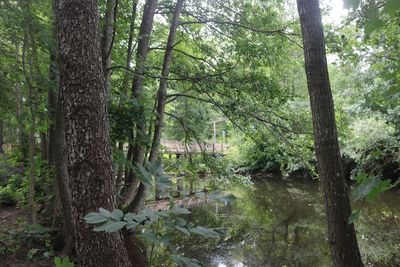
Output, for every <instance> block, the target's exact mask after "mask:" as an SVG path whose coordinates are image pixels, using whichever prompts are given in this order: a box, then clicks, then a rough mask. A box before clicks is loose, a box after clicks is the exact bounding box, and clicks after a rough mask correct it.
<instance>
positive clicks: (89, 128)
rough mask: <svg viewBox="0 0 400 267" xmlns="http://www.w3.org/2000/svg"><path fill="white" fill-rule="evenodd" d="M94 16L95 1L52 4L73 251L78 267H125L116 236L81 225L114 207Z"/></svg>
mask: <svg viewBox="0 0 400 267" xmlns="http://www.w3.org/2000/svg"><path fill="white" fill-rule="evenodd" d="M97 12H98V10H97V1H90V0H83V1H82V0H72V1H63V0H59V1H58V2H57V3H56V17H57V26H58V53H59V69H60V88H62V90H63V91H62V98H61V104H62V109H63V114H64V124H65V139H66V144H67V147H66V149H67V156H68V159H67V160H68V161H67V171H68V174H69V182H70V188H71V200H72V201H71V206H72V209H71V213H72V225H73V231H74V246H75V252H76V256H77V259H78V261H79V264H80V265H81V266H131V264H130V262H129V260H128V255H127V251H126V249H125V247H124V242H123V238H122V236H121V234H120V233H115V234H100V233H96V232H94V231H93V229H92V228H91V227H90V226H88V225H87V224H85V222H84V220H83V217H84V215H85V214H87V213H88V212H91V211H94V210H97V209H98V208H99V207H103V208H106V209H109V210H113V209H114V208H115V198H114V179H113V171H112V163H111V152H110V143H109V132H108V125H107V124H108V119H107V108H106V103H107V101H106V92H105V85H104V75H103V68H102V60H101V50H100V40H99V39H100V38H99V35H98V13H97Z"/></svg>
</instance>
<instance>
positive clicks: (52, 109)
mask: <svg viewBox="0 0 400 267" xmlns="http://www.w3.org/2000/svg"><path fill="white" fill-rule="evenodd" d="M49 54H50V65H49V79H50V86H49V88H48V91H47V101H48V102H47V105H48V111H47V112H48V113H47V116H48V120H49V140H48V142H49V148H48V161H49V165H50V166H51V167H53V168H54V166H55V153H57V151H56V146H55V143H56V141H57V140H56V135H57V131H58V130H59V129H58V128H57V127H56V114H57V110H58V100H57V91H58V88H57V84H58V73H57V68H58V67H57V55H56V49H55V47H51V48H50V50H49Z"/></svg>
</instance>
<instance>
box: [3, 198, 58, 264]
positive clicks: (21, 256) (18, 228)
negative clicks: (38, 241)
mask: <svg viewBox="0 0 400 267" xmlns="http://www.w3.org/2000/svg"><path fill="white" fill-rule="evenodd" d="M27 214H28V211H27V210H24V209H20V208H17V207H3V206H0V266H1V267H48V266H53V265H52V260H50V259H45V260H37V261H35V260H34V259H29V254H33V253H32V252H34V251H36V250H37V251H39V250H40V248H36V247H35V245H34V244H32V242H30V241H29V239H30V237H31V236H29V233H24V225H26V222H27V221H28V216H27ZM22 233H24V234H22ZM24 235H26V236H24ZM17 236H19V237H20V238H21V237H22V239H23V238H26V239H25V241H22V242H21V239H20V238H19V240H17Z"/></svg>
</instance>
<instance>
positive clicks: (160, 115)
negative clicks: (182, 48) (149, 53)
mask: <svg viewBox="0 0 400 267" xmlns="http://www.w3.org/2000/svg"><path fill="white" fill-rule="evenodd" d="M183 2H184V0H177V2H176V6H175V10H174V15H173V17H172V22H171V27H170V28H169V35H168V41H167V48H166V49H165V54H164V63H163V68H162V72H161V79H160V85H159V88H158V95H157V118H156V124H155V128H154V135H153V142H152V146H151V150H150V156H149V161H150V162H154V161H156V160H157V155H158V149H159V146H160V139H161V133H162V127H163V124H164V111H165V101H166V98H167V78H168V75H169V70H170V67H171V62H172V52H173V48H174V43H175V36H176V30H177V29H178V26H179V18H180V15H181V10H182V6H183Z"/></svg>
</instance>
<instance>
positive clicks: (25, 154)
mask: <svg viewBox="0 0 400 267" xmlns="http://www.w3.org/2000/svg"><path fill="white" fill-rule="evenodd" d="M15 62H16V63H15V76H16V79H15V97H16V103H17V106H16V110H15V112H16V117H17V122H18V141H19V146H20V150H21V153H22V157H23V159H24V160H25V159H27V157H28V152H27V149H26V145H27V142H26V138H25V127H24V120H23V114H22V107H23V102H22V91H21V84H20V80H19V77H20V68H19V64H20V48H19V45H18V43H15Z"/></svg>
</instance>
